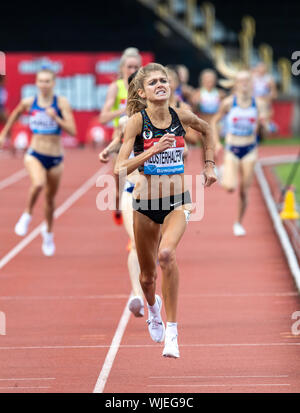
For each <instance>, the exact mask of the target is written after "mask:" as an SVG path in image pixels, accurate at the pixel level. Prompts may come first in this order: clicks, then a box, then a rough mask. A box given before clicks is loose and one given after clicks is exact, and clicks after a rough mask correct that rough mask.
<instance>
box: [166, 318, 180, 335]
mask: <svg viewBox="0 0 300 413" xmlns="http://www.w3.org/2000/svg"><path fill="white" fill-rule="evenodd" d="M166 334H168V336H172V337H174V336H177V335H178V332H177V323H170V322H169V321H168V322H167V329H166Z"/></svg>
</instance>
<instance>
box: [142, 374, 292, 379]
mask: <svg viewBox="0 0 300 413" xmlns="http://www.w3.org/2000/svg"><path fill="white" fill-rule="evenodd" d="M287 377H289V376H288V375H280V376H150V377H149V379H216V378H220V379H269V378H270V379H271V378H272V379H279V378H287Z"/></svg>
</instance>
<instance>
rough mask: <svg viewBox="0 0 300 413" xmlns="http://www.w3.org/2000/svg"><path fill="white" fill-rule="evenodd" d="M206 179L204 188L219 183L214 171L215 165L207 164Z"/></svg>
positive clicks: (204, 172) (204, 173) (205, 169)
mask: <svg viewBox="0 0 300 413" xmlns="http://www.w3.org/2000/svg"><path fill="white" fill-rule="evenodd" d="M203 175H204V178H205V183H204V186H211V185H212V184H214V183H215V182H216V181H217V177H216V174H215V171H214V165H213V163H210V162H207V163H206V165H205V168H204V171H203Z"/></svg>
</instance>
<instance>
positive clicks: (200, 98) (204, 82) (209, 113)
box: [191, 69, 225, 161]
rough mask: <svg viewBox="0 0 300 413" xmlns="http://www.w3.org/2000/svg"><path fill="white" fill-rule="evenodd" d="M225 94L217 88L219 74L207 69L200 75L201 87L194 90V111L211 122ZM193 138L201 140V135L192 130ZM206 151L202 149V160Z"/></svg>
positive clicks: (197, 140)
mask: <svg viewBox="0 0 300 413" xmlns="http://www.w3.org/2000/svg"><path fill="white" fill-rule="evenodd" d="M224 96H225V94H224V92H223V91H221V90H220V89H218V88H217V74H216V72H215V71H214V70H212V69H205V70H204V71H203V72H201V73H200V76H199V87H198V88H197V89H196V90H195V91H194V93H193V95H192V98H191V102H192V108H193V112H194V113H196V114H197V115H198V116H199V117H200V118H201V119H203V120H204V121H206V122H207V123H209V124H210V122H211V120H212V118H213V116H214V115H215V114H216V113H217V112H218V110H219V107H220V104H221V101H222V99H223V98H224ZM191 140H192V141H194V142H195V143H197V142H201V135H200V134H199V133H198V132H197V131H192V132H191ZM203 156H204V153H203V151H202V161H203V160H204V158H203Z"/></svg>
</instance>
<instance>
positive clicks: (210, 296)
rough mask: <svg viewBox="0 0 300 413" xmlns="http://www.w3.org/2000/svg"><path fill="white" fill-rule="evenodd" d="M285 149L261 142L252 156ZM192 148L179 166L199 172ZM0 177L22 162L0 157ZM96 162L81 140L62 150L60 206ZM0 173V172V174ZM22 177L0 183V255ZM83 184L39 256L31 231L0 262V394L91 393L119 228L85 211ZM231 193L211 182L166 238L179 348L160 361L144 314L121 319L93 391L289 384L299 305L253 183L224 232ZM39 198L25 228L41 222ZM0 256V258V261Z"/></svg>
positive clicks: (109, 326) (21, 194) (119, 249)
mask: <svg viewBox="0 0 300 413" xmlns="http://www.w3.org/2000/svg"><path fill="white" fill-rule="evenodd" d="M295 152H296V148H284V149H283V148H262V149H261V155H263V156H267V155H271V154H272V155H273V154H282V153H295ZM198 159H200V154H199V152H198V151H197V150H194V151H191V154H190V158H189V161H188V165H187V171H188V172H189V173H193V174H196V173H199V166H198ZM1 164H3V165H4V167H3V168H1V174H0V181H1V180H3V179H4V178H5V177H7V176H8V175H11V174H12V173H14V172H15V171H17V170H19V169H21V168H22V166H23V164H22V160H21V159H17V160H13V161H11V160H10V159H9V158H7V159H6V158H4V159H1ZM98 168H99V165H98V163H97V154H96V153H95V152H93V151H92V150H89V149H86V150H71V151H69V152H68V153H67V157H66V168H65V174H64V178H63V183H62V187H61V189H60V192H59V196H58V199H57V205H58V206H59V205H61V204H62V202H64V200H65V199H67V198H68V197H69V196H70V195H71V194H72V193H73V192H74V191H75V190H76V189H77V188H78V187H80V186H81V185H82V183H83V182H85V181H86V180H87V179H88V178H90V177H91V176H92V175H93V174H94V173H95V172H96V171H97V169H98ZM3 171H5V173H4V172H3ZM28 182H29V181H28V178H24V179H22V180H20V181H19V182H18V183H15V184H13V185H12V186H10V187H7V188H5V189H3V190H2V191H0V199H1V204H0V208H1V209H0V228H1V239H0V257H1V258H2V257H4V256H5V254H7V253H8V252H9V251H10V250H11V249H12V248H13V247H14V246H15V245H17V244H18V243H19V242H20V239H19V238H18V237H17V236H16V235H14V232H13V227H14V225H15V222H16V220H17V219H18V217H19V215H20V213H21V211H22V208H23V205H24V201H25V197H26V192H27V188H28ZM98 192H99V188H96V187H93V188H92V189H90V190H89V191H88V192H87V193H86V194H85V195H84V196H83V197H81V198H80V199H79V200H78V201H77V202H76V203H75V204H74V205H73V206H72V207H71V208H70V209H68V210H67V211H66V212H65V213H64V214H63V215H62V216H61V217H59V218H58V219H57V223H56V226H55V239H56V245H57V253H56V255H55V257H53V258H45V257H44V256H42V253H41V239H40V237H37V238H36V239H34V240H33V241H32V242H31V243H30V244H29V245H28V246H27V247H26V248H24V249H23V250H22V251H21V252H20V253H19V254H18V255H16V256H15V257H14V258H13V259H12V260H11V261H10V262H9V263H8V264H7V265H6V266H5V267H4V268H3V269H2V270H1V271H0V285H1V296H0V311H2V312H4V313H5V314H6V322H7V332H6V335H5V336H0V372H1V373H0V392H3V393H5V392H92V391H93V389H94V387H95V384H96V382H97V379H98V376H99V373H100V371H101V369H102V366H103V362H104V360H105V357H106V354H107V352H108V350H109V347H110V344H111V341H112V338H113V336H114V334H115V331H116V328H117V326H118V323H119V320H120V317H121V315H122V312H123V310H124V307H125V304H126V301H127V298H128V296H129V293H130V285H129V277H128V274H127V252H126V244H127V236H126V234H125V230H124V229H123V228H119V227H116V226H114V225H113V222H112V218H111V213H110V212H109V211H107V212H100V211H98V210H97V209H96V203H95V201H96V196H97V193H98ZM236 200H237V198H236V194H234V195H227V194H225V193H224V192H223V190H222V189H221V188H220V187H219V186H218V185H215V186H214V187H212V188H210V189H208V190H207V191H206V194H205V217H204V220H202V221H201V222H191V223H190V224H189V226H188V229H187V231H186V233H185V235H184V238H183V240H182V241H181V244H180V246H179V248H178V263H179V267H180V271H181V285H180V302H179V320H178V321H179V343H180V349H181V358H180V359H178V360H170V359H164V358H163V357H162V356H161V351H162V346H161V345H156V344H155V343H153V342H152V341H151V340H150V338H149V337H148V332H147V327H146V324H145V319H134V318H131V319H130V321H129V323H128V325H127V328H126V331H125V334H124V336H123V339H122V342H121V346H120V348H119V350H118V353H117V356H116V358H115V361H114V363H113V367H112V370H111V372H110V375H109V377H108V380H107V383H106V386H105V389H104V392H147V393H148V392H176V393H177V392H180V393H184V392H192V393H198V392H225V393H228V392H251V393H252V392H276V393H277V392H299V391H300V358H299V349H300V336H293V335H292V334H291V326H292V323H293V322H294V321H293V320H291V315H292V313H293V312H295V311H300V300H299V295H298V293H297V291H296V289H295V286H294V282H293V279H292V276H291V275H290V272H289V269H288V266H287V263H286V260H285V256H284V254H283V252H282V249H281V246H280V244H279V241H278V239H277V237H276V234H275V232H274V230H273V227H272V223H271V220H270V218H269V216H268V212H267V210H266V207H265V205H264V202H263V199H262V196H261V193H260V189H259V187H258V184H257V183H256V182H255V183H254V185H253V187H252V189H251V193H250V206H249V210H248V213H247V217H246V220H245V227H246V229H247V231H248V234H247V237H245V238H243V239H236V238H234V237H233V235H232V223H233V220H234V218H235V212H236ZM42 202H43V200H42V199H41V200H40V201H39V203H38V205H37V207H36V211H35V216H34V220H33V222H32V225H31V229H34V228H35V227H36V226H37V225H38V224H39V223H40V222H41V221H42V212H43V211H42ZM1 258H0V259H1Z"/></svg>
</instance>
